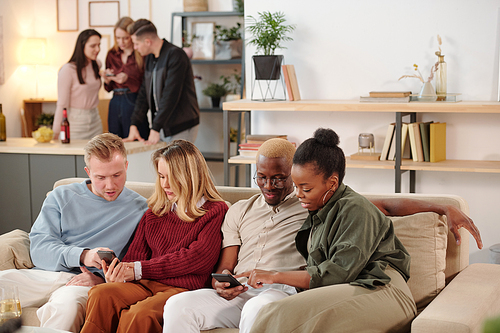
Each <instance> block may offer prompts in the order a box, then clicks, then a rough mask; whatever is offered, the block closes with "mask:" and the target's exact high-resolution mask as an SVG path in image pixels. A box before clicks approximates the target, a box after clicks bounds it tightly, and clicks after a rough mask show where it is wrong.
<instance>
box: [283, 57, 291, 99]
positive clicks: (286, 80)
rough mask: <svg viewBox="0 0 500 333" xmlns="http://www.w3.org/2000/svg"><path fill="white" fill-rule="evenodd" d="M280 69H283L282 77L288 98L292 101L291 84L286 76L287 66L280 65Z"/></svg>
mask: <svg viewBox="0 0 500 333" xmlns="http://www.w3.org/2000/svg"><path fill="white" fill-rule="evenodd" d="M281 70H282V71H283V78H284V79H285V86H286V92H287V94H288V100H290V101H293V93H292V86H291V84H290V77H289V76H288V68H287V67H286V65H281Z"/></svg>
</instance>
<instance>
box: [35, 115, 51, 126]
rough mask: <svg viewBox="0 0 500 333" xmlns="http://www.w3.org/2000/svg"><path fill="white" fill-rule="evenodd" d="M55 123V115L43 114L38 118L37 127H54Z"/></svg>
mask: <svg viewBox="0 0 500 333" xmlns="http://www.w3.org/2000/svg"><path fill="white" fill-rule="evenodd" d="M53 122H54V115H53V114H49V113H42V114H40V115H39V116H38V118H36V121H35V125H37V126H47V127H49V126H50V127H52V123H53Z"/></svg>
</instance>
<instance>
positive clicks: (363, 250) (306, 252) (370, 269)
mask: <svg viewBox="0 0 500 333" xmlns="http://www.w3.org/2000/svg"><path fill="white" fill-rule="evenodd" d="M308 240H310V242H309V249H308V248H307V247H308ZM295 243H296V246H297V249H298V250H299V252H300V253H301V254H302V256H303V257H304V258H306V261H307V268H306V269H307V272H308V273H309V275H311V281H310V283H309V287H310V288H316V287H322V286H327V285H332V284H340V283H350V284H353V285H359V286H363V287H365V288H369V289H374V288H375V287H376V286H380V285H385V284H387V283H389V282H390V281H391V279H390V278H389V276H387V275H386V274H385V268H386V267H387V264H390V265H391V266H392V267H394V268H395V269H396V270H398V271H399V272H400V273H401V275H402V276H403V278H405V280H408V279H409V277H410V274H409V273H410V255H409V254H408V252H407V251H406V249H405V248H404V246H403V244H402V243H401V242H400V241H399V239H398V238H397V237H396V235H395V234H394V227H393V224H392V221H391V220H390V219H389V218H387V217H386V216H385V215H384V214H383V213H382V212H381V211H380V210H379V209H378V208H377V207H375V206H374V205H373V204H372V203H371V202H370V201H368V199H366V198H365V197H363V196H362V195H360V194H358V193H356V192H354V191H353V190H352V189H351V188H349V187H348V186H346V185H344V184H341V185H340V186H339V188H338V189H337V191H336V192H335V193H334V195H333V196H332V197H331V198H330V200H329V201H328V202H327V203H326V205H325V206H324V207H323V208H322V209H321V210H319V211H315V212H310V213H309V216H308V217H307V219H306V221H305V222H304V224H303V225H302V227H301V228H300V230H299V232H298V233H297V236H296V238H295Z"/></svg>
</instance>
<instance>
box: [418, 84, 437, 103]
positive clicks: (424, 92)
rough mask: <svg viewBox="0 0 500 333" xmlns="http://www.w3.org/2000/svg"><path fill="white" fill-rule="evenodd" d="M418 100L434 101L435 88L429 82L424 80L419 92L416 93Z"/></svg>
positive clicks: (435, 96)
mask: <svg viewBox="0 0 500 333" xmlns="http://www.w3.org/2000/svg"><path fill="white" fill-rule="evenodd" d="M418 99H419V101H422V102H434V101H436V99H437V95H436V90H435V89H434V87H433V86H432V83H430V82H424V84H423V85H422V89H421V90H420V94H418Z"/></svg>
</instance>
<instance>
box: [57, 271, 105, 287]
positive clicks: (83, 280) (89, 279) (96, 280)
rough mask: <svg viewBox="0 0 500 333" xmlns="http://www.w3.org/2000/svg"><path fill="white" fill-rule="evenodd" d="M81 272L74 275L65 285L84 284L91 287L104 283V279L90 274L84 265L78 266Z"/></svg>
mask: <svg viewBox="0 0 500 333" xmlns="http://www.w3.org/2000/svg"><path fill="white" fill-rule="evenodd" d="M80 269H81V270H82V273H80V274H78V275H75V276H74V277H73V278H72V279H71V280H69V281H68V283H66V286H84V287H93V286H95V285H98V284H100V283H104V279H103V278H102V277H99V276H97V275H95V274H92V273H91V272H90V271H89V270H88V269H87V268H85V266H82V267H80Z"/></svg>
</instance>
